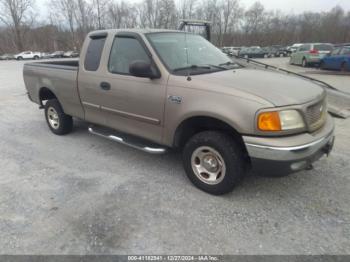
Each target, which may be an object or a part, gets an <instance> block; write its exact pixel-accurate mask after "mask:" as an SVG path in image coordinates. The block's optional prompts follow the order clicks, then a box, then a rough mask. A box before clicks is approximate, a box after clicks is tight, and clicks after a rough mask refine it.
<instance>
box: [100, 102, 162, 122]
mask: <svg viewBox="0 0 350 262" xmlns="http://www.w3.org/2000/svg"><path fill="white" fill-rule="evenodd" d="M100 108H101V109H102V110H105V111H107V112H110V113H113V114H117V115H119V116H122V117H125V118H129V119H135V120H139V121H142V122H146V123H150V124H154V125H159V124H160V120H159V119H156V118H151V117H147V116H143V115H138V114H133V113H128V112H125V111H120V110H116V109H112V108H109V107H105V106H101V107H100Z"/></svg>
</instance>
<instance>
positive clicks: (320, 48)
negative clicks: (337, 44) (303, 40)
mask: <svg viewBox="0 0 350 262" xmlns="http://www.w3.org/2000/svg"><path fill="white" fill-rule="evenodd" d="M332 50H333V45H332V44H326V43H310V44H303V45H302V46H300V47H299V49H298V51H297V52H295V53H293V54H292V56H291V57H290V61H289V63H290V64H292V65H301V66H303V67H307V66H310V65H315V64H319V63H320V61H321V59H322V58H323V57H325V56H326V55H327V54H329V53H330V52H331V51H332Z"/></svg>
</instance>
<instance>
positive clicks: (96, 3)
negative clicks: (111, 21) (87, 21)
mask: <svg viewBox="0 0 350 262" xmlns="http://www.w3.org/2000/svg"><path fill="white" fill-rule="evenodd" d="M108 4H109V0H93V7H94V10H95V12H96V18H97V28H98V29H102V28H103V27H104V22H105V15H106V13H107V7H108Z"/></svg>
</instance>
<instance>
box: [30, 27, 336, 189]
mask: <svg viewBox="0 0 350 262" xmlns="http://www.w3.org/2000/svg"><path fill="white" fill-rule="evenodd" d="M23 74H24V81H25V86H26V88H27V90H28V96H29V98H30V100H31V101H33V102H35V103H37V104H39V105H40V108H44V109H45V117H46V121H47V123H48V126H49V128H50V129H51V131H52V132H53V133H55V134H57V135H64V134H67V133H69V132H71V131H72V127H73V117H74V118H79V119H83V120H85V121H87V122H89V123H91V125H90V127H89V131H90V132H91V133H93V134H96V135H99V136H102V137H105V138H108V139H111V140H113V141H116V142H119V143H122V144H126V145H129V146H132V147H134V148H138V149H141V150H143V151H146V152H149V153H156V154H160V153H164V152H166V150H168V149H171V148H173V149H179V150H182V154H183V164H184V168H185V171H186V173H187V175H188V177H189V179H190V180H191V181H192V182H193V184H194V185H196V186H197V187H198V188H200V189H202V190H204V191H206V192H208V193H211V194H224V193H227V192H229V191H231V190H232V189H233V188H234V187H235V186H236V185H237V184H238V183H239V181H240V180H241V178H243V177H244V175H245V173H246V172H247V170H248V169H250V168H253V169H255V170H257V172H260V173H262V172H264V173H268V174H270V175H285V174H288V173H292V172H296V171H300V170H304V169H306V168H309V167H310V166H311V165H312V163H313V162H314V161H316V160H318V159H319V158H320V157H321V156H323V155H324V154H328V153H329V152H330V151H331V149H332V146H333V142H334V123H333V121H332V118H331V117H330V116H329V115H328V114H327V100H326V92H325V90H324V89H323V88H322V87H320V86H318V85H316V84H315V83H313V82H311V81H307V80H304V79H301V78H298V77H296V76H288V75H283V74H281V73H278V72H273V71H270V70H267V69H264V68H260V69H259V68H255V67H253V66H250V65H249V64H246V63H243V62H240V61H239V60H237V61H234V60H231V59H229V58H228V57H227V56H226V55H225V54H223V53H222V52H221V51H220V50H219V49H218V48H216V47H215V46H213V45H212V44H211V43H209V42H208V41H207V40H205V39H204V38H203V37H201V36H199V35H194V34H190V33H185V32H182V31H170V30H148V29H147V30H101V31H94V32H91V33H90V34H89V35H88V36H87V37H86V40H85V43H84V45H83V47H82V50H81V55H80V60H79V61H78V60H60V61H50V62H37V63H28V64H25V66H24V72H23Z"/></svg>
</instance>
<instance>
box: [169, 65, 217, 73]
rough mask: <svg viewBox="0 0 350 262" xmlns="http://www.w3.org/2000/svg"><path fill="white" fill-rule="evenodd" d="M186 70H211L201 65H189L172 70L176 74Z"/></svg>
mask: <svg viewBox="0 0 350 262" xmlns="http://www.w3.org/2000/svg"><path fill="white" fill-rule="evenodd" d="M188 69H211V67H210V66H206V65H203V66H202V65H190V66H185V67H179V68H175V69H173V71H174V72H177V71H182V70H188Z"/></svg>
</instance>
